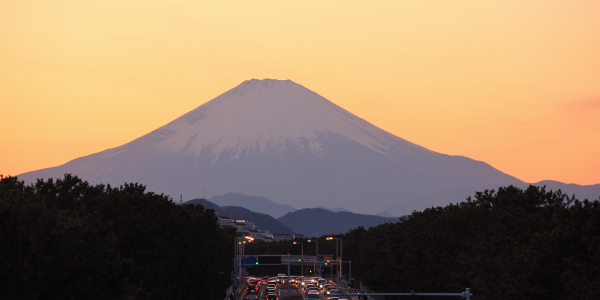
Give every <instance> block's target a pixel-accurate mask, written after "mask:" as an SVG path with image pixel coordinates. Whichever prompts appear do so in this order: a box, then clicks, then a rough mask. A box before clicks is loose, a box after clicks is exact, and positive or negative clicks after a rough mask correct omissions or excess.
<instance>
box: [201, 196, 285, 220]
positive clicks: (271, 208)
mask: <svg viewBox="0 0 600 300" xmlns="http://www.w3.org/2000/svg"><path fill="white" fill-rule="evenodd" d="M210 201H211V202H212V203H215V204H217V205H219V206H240V207H244V208H247V209H249V210H251V211H255V212H259V213H263V214H267V215H270V216H273V217H274V218H279V217H281V216H283V215H285V214H287V213H289V212H292V211H295V210H296V209H295V208H293V207H292V206H290V205H287V204H278V203H275V202H273V201H271V200H269V199H267V198H266V197H262V196H258V197H255V196H248V195H244V194H240V193H227V194H225V195H220V196H214V197H212V198H210Z"/></svg>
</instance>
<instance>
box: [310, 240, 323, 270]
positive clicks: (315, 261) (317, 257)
mask: <svg viewBox="0 0 600 300" xmlns="http://www.w3.org/2000/svg"><path fill="white" fill-rule="evenodd" d="M308 242H309V243H317V254H316V257H315V260H314V261H313V270H315V271H316V267H317V259H319V241H311V240H308ZM320 274H321V269H319V275H320ZM315 275H317V272H315Z"/></svg>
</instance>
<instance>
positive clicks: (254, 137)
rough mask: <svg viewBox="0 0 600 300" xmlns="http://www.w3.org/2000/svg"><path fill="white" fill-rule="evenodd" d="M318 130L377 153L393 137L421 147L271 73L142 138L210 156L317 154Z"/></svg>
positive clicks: (167, 149) (161, 147)
mask: <svg viewBox="0 0 600 300" xmlns="http://www.w3.org/2000/svg"><path fill="white" fill-rule="evenodd" d="M321 133H334V134H339V135H342V136H344V137H347V138H350V139H352V140H354V141H356V142H358V143H360V144H362V145H364V146H366V147H369V148H371V149H373V150H375V151H378V152H381V153H383V151H384V150H386V149H388V148H390V146H391V145H398V143H400V144H403V146H405V147H403V148H405V150H406V151H412V150H411V149H413V148H417V147H418V148H420V149H423V148H421V147H420V146H417V145H414V144H412V143H409V142H407V141H405V140H402V139H400V138H398V137H396V136H394V135H391V134H389V133H387V132H385V131H383V130H381V129H379V128H377V127H375V126H373V125H372V124H370V123H368V122H366V121H365V120H363V119H361V118H358V117H356V116H355V115H353V114H351V113H350V112H348V111H346V110H344V109H343V108H341V107H339V106H337V105H335V104H334V103H332V102H330V101H329V100H327V99H325V98H323V97H322V96H320V95H319V94H317V93H315V92H313V91H311V90H309V89H307V88H305V87H304V86H302V85H299V84H297V83H295V82H293V81H291V80H275V79H263V80H257V79H252V80H247V81H244V82H243V83H241V84H240V85H238V86H237V87H235V88H233V89H231V90H229V91H227V92H226V93H224V94H222V95H220V96H218V97H217V98H215V99H213V100H211V101H209V102H207V103H205V104H203V105H202V106H200V107H198V108H196V109H194V110H192V111H190V112H189V113H187V114H185V115H183V116H181V117H180V118H178V119H176V120H174V121H172V122H171V123H169V124H167V125H165V126H163V127H161V128H159V129H157V130H155V131H154V132H151V133H149V134H148V135H147V136H146V137H145V138H147V139H148V141H150V140H152V141H153V143H152V146H151V147H153V148H155V149H157V150H160V151H161V152H162V151H164V152H184V153H187V154H189V155H194V156H199V155H200V153H201V152H203V151H205V150H209V151H210V152H211V153H212V154H214V155H215V157H218V156H219V155H220V154H221V153H224V152H228V153H229V154H232V155H233V157H234V158H239V157H240V156H243V155H245V154H249V153H253V152H261V153H266V152H267V151H285V150H287V149H288V148H289V147H298V146H300V145H304V149H305V150H310V151H311V152H312V153H315V154H320V153H321V152H322V151H323V145H321V143H320V142H319V141H318V136H319V134H321ZM157 140H160V141H159V142H158V143H157ZM404 144H405V145H404ZM306 145H308V148H309V149H306V147H305V146H306ZM301 148H302V147H301ZM396 148H397V147H396Z"/></svg>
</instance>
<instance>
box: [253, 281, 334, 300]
mask: <svg viewBox="0 0 600 300" xmlns="http://www.w3.org/2000/svg"><path fill="white" fill-rule="evenodd" d="M290 292H291V296H292V297H293V298H292V299H297V300H307V295H306V291H305V290H304V288H302V286H301V285H300V284H292V286H291V290H290ZM266 294H267V284H261V287H260V289H259V291H258V293H257V298H256V299H258V300H268V299H267V295H266ZM246 295H247V294H246V293H244V294H243V295H242V298H241V299H246ZM277 296H278V299H283V298H286V297H287V296H288V295H287V285H286V284H280V285H279V286H278V288H277ZM294 296H295V297H294ZM250 298H252V297H250ZM319 300H328V297H327V296H326V295H323V294H319Z"/></svg>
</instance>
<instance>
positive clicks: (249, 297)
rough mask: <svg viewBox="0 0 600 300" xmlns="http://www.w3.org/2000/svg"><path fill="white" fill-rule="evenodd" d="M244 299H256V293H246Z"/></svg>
mask: <svg viewBox="0 0 600 300" xmlns="http://www.w3.org/2000/svg"><path fill="white" fill-rule="evenodd" d="M244 299H247V300H256V299H258V295H257V294H246V297H245V298H244Z"/></svg>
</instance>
